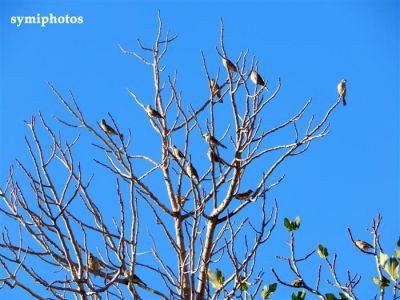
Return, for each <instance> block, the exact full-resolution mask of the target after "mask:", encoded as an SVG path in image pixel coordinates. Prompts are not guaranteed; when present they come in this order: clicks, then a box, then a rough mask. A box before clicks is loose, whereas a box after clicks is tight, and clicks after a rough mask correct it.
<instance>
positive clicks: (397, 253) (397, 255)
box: [394, 249, 400, 259]
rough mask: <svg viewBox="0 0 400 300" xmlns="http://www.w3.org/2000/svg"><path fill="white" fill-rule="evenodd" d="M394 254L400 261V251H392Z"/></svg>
mask: <svg viewBox="0 0 400 300" xmlns="http://www.w3.org/2000/svg"><path fill="white" fill-rule="evenodd" d="M394 253H395V254H396V257H397V258H398V259H400V249H396V250H394Z"/></svg>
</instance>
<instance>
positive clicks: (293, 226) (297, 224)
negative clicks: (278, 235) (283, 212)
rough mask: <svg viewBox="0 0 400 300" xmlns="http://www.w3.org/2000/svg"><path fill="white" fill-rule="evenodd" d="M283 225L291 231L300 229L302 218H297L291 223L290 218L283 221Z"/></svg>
mask: <svg viewBox="0 0 400 300" xmlns="http://www.w3.org/2000/svg"><path fill="white" fill-rule="evenodd" d="M283 225H285V227H286V228H287V230H289V231H293V230H297V229H299V228H300V217H299V216H297V217H296V218H295V219H294V221H290V220H289V219H288V218H285V219H284V220H283Z"/></svg>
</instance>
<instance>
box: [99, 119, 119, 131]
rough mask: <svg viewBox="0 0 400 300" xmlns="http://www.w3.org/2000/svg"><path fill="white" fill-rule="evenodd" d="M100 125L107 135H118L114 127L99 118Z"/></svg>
mask: <svg viewBox="0 0 400 300" xmlns="http://www.w3.org/2000/svg"><path fill="white" fill-rule="evenodd" d="M100 127H101V129H102V130H103V131H104V132H105V133H106V134H108V135H118V133H117V132H116V131H115V129H114V128H112V127H111V126H110V125H108V124H107V123H106V120H104V119H101V122H100Z"/></svg>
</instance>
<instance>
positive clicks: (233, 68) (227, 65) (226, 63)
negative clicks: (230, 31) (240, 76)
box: [222, 57, 239, 73]
mask: <svg viewBox="0 0 400 300" xmlns="http://www.w3.org/2000/svg"><path fill="white" fill-rule="evenodd" d="M222 64H223V65H224V67H225V68H226V69H227V70H228V71H230V72H236V73H238V72H239V71H238V68H237V67H236V66H235V65H234V64H233V62H231V61H230V60H229V59H227V58H225V57H223V58H222Z"/></svg>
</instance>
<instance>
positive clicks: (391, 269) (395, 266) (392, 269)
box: [385, 256, 399, 281]
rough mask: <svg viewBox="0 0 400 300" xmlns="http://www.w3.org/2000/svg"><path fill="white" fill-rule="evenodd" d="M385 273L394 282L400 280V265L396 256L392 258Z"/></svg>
mask: <svg viewBox="0 0 400 300" xmlns="http://www.w3.org/2000/svg"><path fill="white" fill-rule="evenodd" d="M385 271H386V272H387V273H388V274H389V275H390V277H391V279H392V280H393V281H396V280H397V279H398V278H399V263H398V261H397V259H396V258H395V257H394V256H392V257H391V258H390V260H389V264H387V265H386V266H385Z"/></svg>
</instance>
